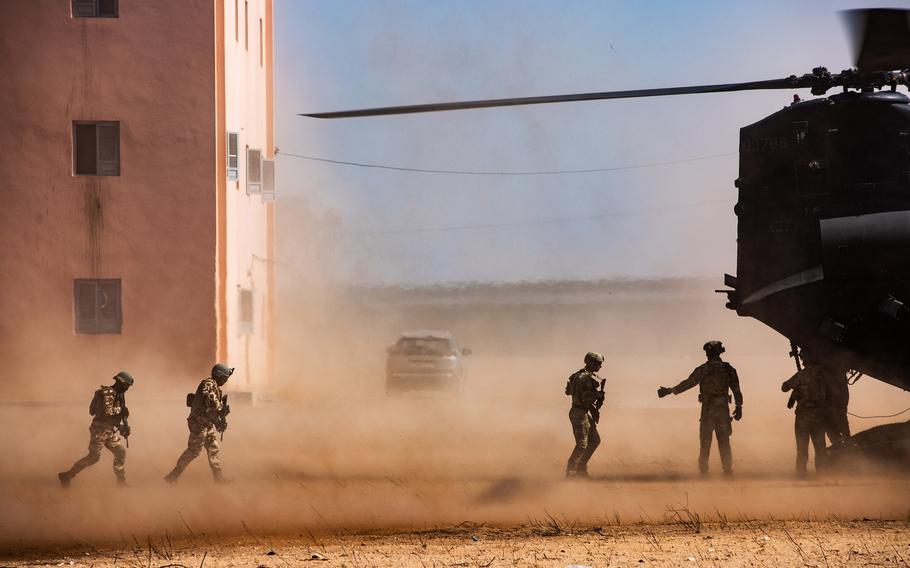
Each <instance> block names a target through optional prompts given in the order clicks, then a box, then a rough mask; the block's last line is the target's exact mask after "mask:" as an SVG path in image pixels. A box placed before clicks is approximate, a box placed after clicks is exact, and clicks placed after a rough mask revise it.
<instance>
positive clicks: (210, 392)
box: [202, 382, 221, 420]
mask: <svg viewBox="0 0 910 568" xmlns="http://www.w3.org/2000/svg"><path fill="white" fill-rule="evenodd" d="M202 399H203V401H204V402H205V415H206V416H207V417H208V418H210V419H212V420H214V419H215V418H217V417H218V413H219V412H220V411H221V398H219V397H218V391H217V390H216V389H215V388H214V387H213V386H212V385H211V384H210V383H209V382H206V384H205V386H203V387H202Z"/></svg>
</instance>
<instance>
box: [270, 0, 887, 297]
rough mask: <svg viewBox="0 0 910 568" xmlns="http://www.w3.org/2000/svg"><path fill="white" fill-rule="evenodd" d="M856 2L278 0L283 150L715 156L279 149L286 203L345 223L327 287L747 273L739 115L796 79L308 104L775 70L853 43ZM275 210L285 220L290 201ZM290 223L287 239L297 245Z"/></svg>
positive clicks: (839, 55) (769, 103) (835, 56)
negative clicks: (459, 106)
mask: <svg viewBox="0 0 910 568" xmlns="http://www.w3.org/2000/svg"><path fill="white" fill-rule="evenodd" d="M862 5H863V4H862V3H857V2H852V3H846V2H821V1H819V2H792V1H791V2H782V1H768V2H761V3H743V2H700V3H695V2H692V3H688V2H631V1H629V2H608V1H599V2H595V1H576V2H556V1H551V2H533V1H523V2H518V1H494V0H486V1H459V2H456V1H448V2H443V1H439V2H429V1H423V2H418V1H372V2H367V1H344V0H335V1H332V2H325V1H316V0H278V1H276V7H275V17H276V77H277V79H276V81H277V88H276V122H277V130H276V132H277V142H276V143H277V145H278V147H279V148H280V150H281V152H287V153H293V154H301V155H309V156H318V157H324V158H330V159H335V160H345V161H355V162H365V163H375V164H388V165H394V166H403V167H414V168H426V169H456V170H496V171H502V170H508V171H528V170H535V171H536V170H562V169H587V168H599V167H622V166H632V165H640V164H654V163H663V162H670V161H678V160H688V159H692V158H701V157H706V156H717V157H714V158H710V159H705V160H699V161H692V162H684V163H679V164H673V165H661V166H654V167H647V168H640V169H629V170H621V171H614V172H601V173H592V174H576V175H559V176H536V177H495V176H452V175H443V174H422V173H407V172H396V171H387V170H376V169H365V168H354V167H349V166H342V165H335V164H326V163H319V162H313V161H307V160H301V159H297V158H292V157H283V156H279V158H278V159H279V169H278V172H279V188H280V191H281V195H280V199H281V200H282V201H284V202H285V203H288V204H291V203H293V202H294V201H295V200H299V199H305V200H306V202H307V203H308V204H309V206H310V208H311V209H313V210H315V211H317V212H325V211H331V212H333V213H334V214H336V215H338V216H339V217H340V218H341V220H342V226H343V236H342V239H341V241H340V243H338V245H337V246H336V247H335V248H334V249H333V251H332V257H333V258H332V262H331V263H330V265H328V266H326V267H320V269H322V270H324V271H325V273H326V276H327V277H328V278H329V279H331V280H335V281H344V282H353V283H372V284H375V283H406V284H431V283H440V282H461V281H491V282H504V281H518V280H538V279H558V278H568V279H588V278H624V277H628V278H637V277H661V276H717V277H718V278H720V277H721V275H722V274H723V273H724V272H735V267H736V255H735V253H736V248H735V237H736V220H735V216H734V215H733V213H732V207H733V204H734V202H735V197H736V192H735V189H734V187H733V180H734V179H735V178H736V173H737V160H738V158H737V156H736V155H735V153H736V150H737V145H738V130H739V128H740V127H741V126H744V125H746V124H749V123H751V122H754V121H756V120H759V119H761V118H762V117H764V116H766V115H768V114H770V113H772V112H774V111H776V110H778V109H779V108H781V107H782V106H783V105H785V104H786V103H788V102H789V100H790V98H791V96H792V94H793V93H792V92H790V91H776V92H775V91H770V92H752V93H731V94H717V95H689V96H680V97H663V98H659V99H653V98H652V99H640V100H622V101H601V102H583V103H563V104H555V105H538V106H532V107H513V108H505V109H485V110H474V111H459V112H448V113H433V114H423V115H411V116H392V117H378V118H366V119H345V120H335V121H322V120H317V119H311V118H304V117H299V116H297V113H302V112H317V111H329V110H341V109H347V108H360V107H370V106H383V105H395V104H414V103H427V102H442V101H448V100H463V99H475V98H495V97H515V96H532V95H547V94H563V93H573V92H590V91H603V90H619V89H634V88H649V87H665V86H681V85H691V84H710V83H726V82H735V81H749V80H758V79H771V78H777V77H784V76H787V75H790V74H802V73H807V72H809V71H811V69H812V68H813V67H815V66H818V65H824V66H827V67H828V68H829V69H831V70H832V71H839V70H841V69H843V68H846V67H849V66H850V65H851V56H850V53H849V48H848V44H847V41H846V38H845V35H844V29H843V25H842V23H841V21H840V19H839V16H838V14H837V11H838V10H841V9H846V8H853V7H860V6H862ZM877 5H888V4H887V3H884V4H882V3H879V4H877ZM891 5H899V4H898V3H891ZM801 95H802V96H803V97H804V98H806V97H808V96H809V94H808V93H807V92H801ZM284 211H286V212H292V211H293V208H292V207H291V206H290V205H288V206H287V207H286V208H285V209H284ZM586 217H587V218H588V219H585V218H586ZM591 217H595V218H593V219H592V218H591ZM554 220H559V221H558V222H555V221H554ZM279 223H284V224H285V225H284V227H288V226H292V225H293V223H294V219H293V218H289V216H288V214H287V213H283V210H282V208H281V207H280V205H279ZM491 225H495V226H494V227H491ZM465 227H467V228H465ZM415 229H419V231H415V232H408V231H413V230H415ZM425 229H434V230H432V231H426V230H425ZM284 234H285V235H286V234H287V233H284ZM295 238H297V237H296V236H295V235H294V234H293V233H291V238H290V239H285V240H283V242H282V245H281V250H282V254H283V255H285V256H286V257H288V256H290V257H293V256H294V251H295V250H297V248H298V247H297V244H298V243H295ZM300 238H303V237H302V236H301V237H300ZM309 268H310V269H312V268H313V267H309Z"/></svg>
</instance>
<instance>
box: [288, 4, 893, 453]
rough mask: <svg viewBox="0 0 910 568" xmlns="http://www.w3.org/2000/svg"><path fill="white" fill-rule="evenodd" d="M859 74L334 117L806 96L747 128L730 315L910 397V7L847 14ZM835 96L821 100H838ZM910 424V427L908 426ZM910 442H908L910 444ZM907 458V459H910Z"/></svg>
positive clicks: (818, 71) (729, 279)
mask: <svg viewBox="0 0 910 568" xmlns="http://www.w3.org/2000/svg"><path fill="white" fill-rule="evenodd" d="M844 16H845V19H846V22H847V24H848V28H849V29H850V32H851V35H852V39H853V43H854V53H855V64H856V67H855V68H853V69H846V70H843V71H841V72H840V73H831V72H830V71H829V70H828V69H826V68H824V67H817V68H815V69H813V70H812V72H811V73H807V74H805V75H799V76H797V75H791V76H789V77H785V78H782V79H770V80H764V81H751V82H747V83H728V84H719V85H699V86H688V87H669V88H657V89H641V90H630V91H607V92H599V93H578V94H567V95H551V96H539V97H523V98H509V99H490V100H476V101H460V102H449V103H433V104H419V105H407V106H395V107H381V108H368V109H359V110H346V111H338V112H324V113H311V114H304V115H302V116H308V117H314V118H322V119H338V118H353V117H368V116H381V115H394V114H412V113H423V112H437V111H453V110H466V109H476V108H489V107H505V106H515V105H533V104H544V103H558V102H571V101H591V100H603V99H622V98H634V97H656V96H666V95H687V94H696V93H722V92H733V91H747V90H760V89H809V90H810V92H811V93H812V95H815V96H816V97H817V98H812V99H808V100H801V99H800V98H799V96H797V95H795V96H794V102H793V103H792V104H791V105H789V106H787V107H786V108H784V109H783V110H780V111H778V112H775V113H774V114H772V115H770V116H768V117H766V118H764V119H762V120H760V121H758V122H756V123H754V124H750V125H748V126H745V127H743V128H741V129H740V145H739V177H738V178H737V179H736V182H735V184H734V185H735V186H736V188H737V189H738V191H739V198H738V202H737V204H736V206H735V207H734V213H735V214H736V216H737V220H738V221H737V259H736V265H737V266H736V275H735V276H732V275H729V274H726V275H724V285H725V287H726V288H725V289H724V290H718V292H723V293H725V294H726V296H727V304H726V305H727V307H728V308H729V309H731V310H735V311H736V313H737V314H738V315H740V316H748V317H753V318H755V319H757V320H758V321H760V322H762V323H764V324H765V325H768V326H770V327H771V328H773V329H774V330H776V331H777V332H779V333H780V334H782V335H784V336H785V337H787V338H788V339H789V340H790V341H791V345H792V349H793V350H792V352H791V355H792V356H794V357H796V359H797V365H799V355H798V348H801V349H809V350H812V351H813V352H815V353H817V354H819V356H820V357H822V358H823V359H824V360H826V362H828V363H829V364H831V365H834V366H836V367H838V368H841V369H843V370H845V372H846V371H847V370H849V372H850V373H851V374H852V375H853V376H854V377H859V376H860V375H861V374H862V375H868V376H870V377H873V378H875V379H878V380H880V381H884V382H886V383H890V384H892V385H894V386H897V387H899V388H901V389H904V390H907V391H910V99H908V97H907V96H906V95H904V94H902V93H899V92H897V87H898V86H902V87H910V10H903V9H863V10H850V11H847V12H845V13H844ZM833 89H838V92H837V93H835V94H832V95H830V96H825V95H826V94H827V93H828V91H830V90H833ZM908 424H910V423H908ZM905 435H906V433H905ZM905 451H907V455H908V456H910V450H905Z"/></svg>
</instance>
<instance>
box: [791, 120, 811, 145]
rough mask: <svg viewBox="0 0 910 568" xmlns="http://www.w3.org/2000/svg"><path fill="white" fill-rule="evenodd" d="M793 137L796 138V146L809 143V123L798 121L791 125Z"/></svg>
mask: <svg viewBox="0 0 910 568" xmlns="http://www.w3.org/2000/svg"><path fill="white" fill-rule="evenodd" d="M793 136H794V138H796V144H797V145H799V144H805V143H806V142H808V141H809V122H808V121H805V120H800V121H797V122H794V123H793Z"/></svg>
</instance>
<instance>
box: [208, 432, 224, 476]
mask: <svg viewBox="0 0 910 568" xmlns="http://www.w3.org/2000/svg"><path fill="white" fill-rule="evenodd" d="M220 451H221V446H220V445H219V444H218V436H217V435H216V433H215V429H214V428H209V429H208V430H207V431H206V433H205V452H206V455H207V456H208V458H209V468H211V470H212V475H213V476H214V477H215V481H221V480H222V479H223V476H222V474H221V459H220V458H219V456H218V454H219V452H220Z"/></svg>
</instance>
